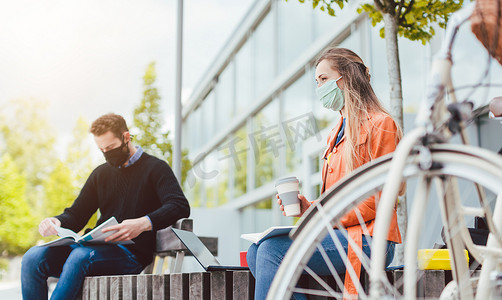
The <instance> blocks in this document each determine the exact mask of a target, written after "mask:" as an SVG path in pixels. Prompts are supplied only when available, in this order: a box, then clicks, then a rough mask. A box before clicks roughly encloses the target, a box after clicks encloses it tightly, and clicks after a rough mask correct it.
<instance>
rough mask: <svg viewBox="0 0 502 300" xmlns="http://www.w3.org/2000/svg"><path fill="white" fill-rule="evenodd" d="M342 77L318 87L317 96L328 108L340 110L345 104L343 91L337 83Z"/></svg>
mask: <svg viewBox="0 0 502 300" xmlns="http://www.w3.org/2000/svg"><path fill="white" fill-rule="evenodd" d="M342 77H343V76H340V77H339V78H338V79H337V80H330V81H328V82H326V83H325V84H323V85H322V86H320V87H318V88H317V89H316V94H317V98H318V99H319V101H321V102H322V105H323V106H324V107H326V108H327V109H332V110H334V111H340V110H341V109H342V108H343V106H344V105H345V101H344V99H343V91H342V90H341V89H340V88H339V87H338V85H337V84H336V82H337V81H338V80H340V79H341V78H342Z"/></svg>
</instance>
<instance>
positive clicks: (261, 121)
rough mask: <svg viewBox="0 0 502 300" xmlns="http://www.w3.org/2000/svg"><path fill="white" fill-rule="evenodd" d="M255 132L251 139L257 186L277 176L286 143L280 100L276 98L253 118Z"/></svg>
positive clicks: (250, 135) (252, 133) (251, 134)
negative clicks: (280, 121) (281, 153)
mask: <svg viewBox="0 0 502 300" xmlns="http://www.w3.org/2000/svg"><path fill="white" fill-rule="evenodd" d="M252 124H253V125H252V128H253V132H251V133H250V134H249V141H250V144H251V148H252V149H253V151H252V153H253V157H252V159H253V160H254V165H255V170H254V176H255V187H260V186H262V185H263V184H265V183H268V182H271V181H273V180H274V178H275V177H276V175H277V173H276V170H277V166H278V164H279V155H280V152H281V151H282V148H284V147H285V143H284V141H283V140H282V135H281V126H280V125H281V124H280V123H279V101H278V100H277V99H274V100H273V101H272V102H270V103H269V104H268V105H267V106H265V107H264V108H263V109H262V110H261V111H260V112H258V113H257V114H256V115H255V116H254V117H253V119H252Z"/></svg>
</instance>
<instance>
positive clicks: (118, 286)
mask: <svg viewBox="0 0 502 300" xmlns="http://www.w3.org/2000/svg"><path fill="white" fill-rule="evenodd" d="M110 299H111V300H120V299H122V276H111V277H110Z"/></svg>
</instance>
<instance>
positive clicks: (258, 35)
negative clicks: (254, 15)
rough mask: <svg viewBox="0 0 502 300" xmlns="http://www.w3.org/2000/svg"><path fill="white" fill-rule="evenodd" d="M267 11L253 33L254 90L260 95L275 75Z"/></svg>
mask: <svg viewBox="0 0 502 300" xmlns="http://www.w3.org/2000/svg"><path fill="white" fill-rule="evenodd" d="M272 20H273V19H272V14H271V13H270V12H269V13H268V14H267V16H266V17H265V18H264V19H263V20H262V21H261V23H260V24H259V25H258V27H257V28H256V30H255V31H254V33H253V36H252V40H253V44H254V58H253V59H254V63H253V65H254V66H255V72H254V80H255V91H256V96H260V95H261V94H262V93H263V92H264V91H265V89H266V88H267V87H269V86H270V84H271V83H272V81H273V80H274V76H275V68H274V49H275V45H274V43H275V39H274V28H273V23H272Z"/></svg>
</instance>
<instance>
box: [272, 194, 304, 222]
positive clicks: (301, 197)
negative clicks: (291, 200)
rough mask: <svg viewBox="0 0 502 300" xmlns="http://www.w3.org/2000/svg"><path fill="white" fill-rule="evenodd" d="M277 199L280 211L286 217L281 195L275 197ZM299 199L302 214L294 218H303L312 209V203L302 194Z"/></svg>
mask: <svg viewBox="0 0 502 300" xmlns="http://www.w3.org/2000/svg"><path fill="white" fill-rule="evenodd" d="M275 196H276V198H277V204H279V209H280V210H281V211H282V214H283V215H284V216H286V213H285V212H284V205H282V200H281V198H279V194H277V195H275ZM298 199H300V214H299V215H297V216H293V217H301V216H302V215H303V213H304V212H305V211H306V210H307V209H308V208H309V207H310V202H309V201H308V200H307V199H306V198H305V196H303V195H302V194H298Z"/></svg>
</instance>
